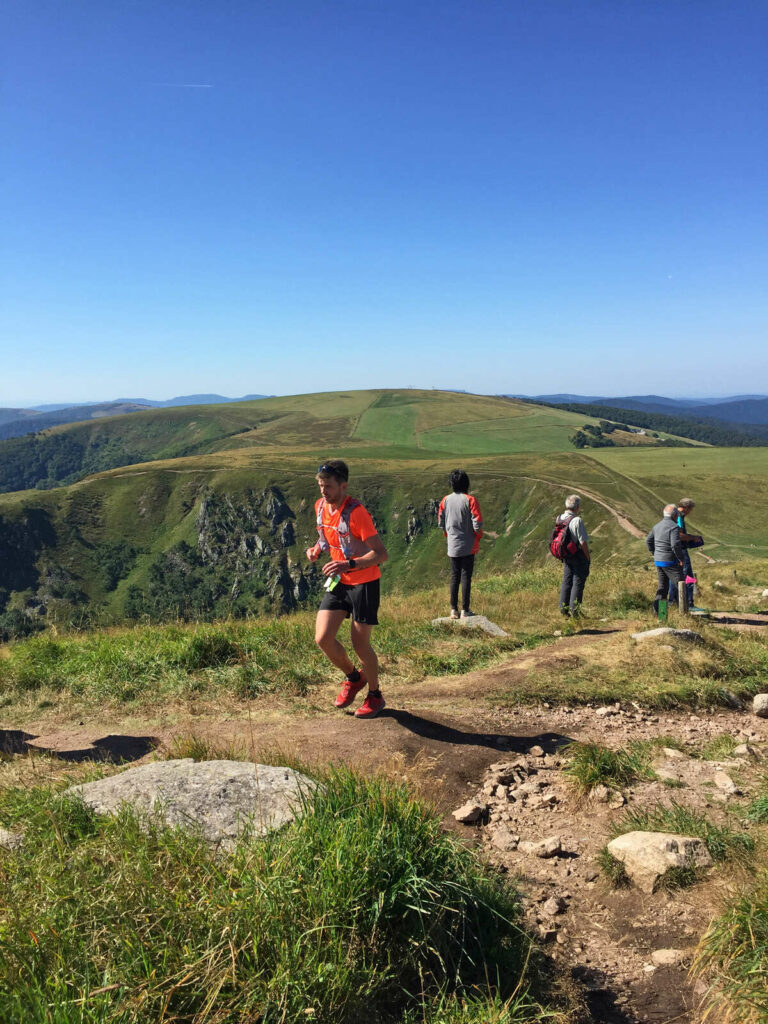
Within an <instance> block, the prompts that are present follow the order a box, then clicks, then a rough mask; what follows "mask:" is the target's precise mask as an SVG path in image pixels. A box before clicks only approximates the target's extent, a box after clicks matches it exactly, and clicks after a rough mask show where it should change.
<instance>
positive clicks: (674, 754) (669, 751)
mask: <svg viewBox="0 0 768 1024" xmlns="http://www.w3.org/2000/svg"><path fill="white" fill-rule="evenodd" d="M661 752H662V754H663V755H664V757H666V759H667V760H668V761H688V760H689V758H688V755H687V754H684V753H683V751H682V750H678V749H677V747H662V748H661Z"/></svg>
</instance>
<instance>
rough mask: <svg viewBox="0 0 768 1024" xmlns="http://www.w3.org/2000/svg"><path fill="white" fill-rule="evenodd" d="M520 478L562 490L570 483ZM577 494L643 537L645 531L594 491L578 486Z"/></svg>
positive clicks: (634, 534)
mask: <svg viewBox="0 0 768 1024" xmlns="http://www.w3.org/2000/svg"><path fill="white" fill-rule="evenodd" d="M522 479H523V480H534V481H536V483H540V484H548V485H549V486H550V487H561V488H562V489H563V490H564V491H570V490H571V486H570V485H567V484H563V483H561V482H560V481H559V480H545V479H544V478H543V477H540V476H524V477H522ZM579 494H581V495H582V496H583V497H585V498H589V499H590V501H594V502H596V503H597V504H598V505H602V506H603V508H604V509H606V510H607V511H608V512H610V513H611V515H612V516H613V518H614V519H615V520H616V522H617V523H618V524H619V526H620V527H621V528H622V530H626V531H627V533H629V534H631V535H632V536H633V537H636V538H637V539H638V540H644V539H645V532H644V531H643V530H641V529H640V527H639V526H635V524H634V523H633V522H632V521H631V520H629V519H627V517H626V516H624V515H622V514H621V512H619V511H618V509H615V508H613V506H612V505H609V504H608V502H607V501H606V500H605V498H601V497H600V496H599V495H597V494H595V493H594V491H587V490H585V489H584V488H583V487H580V488H579Z"/></svg>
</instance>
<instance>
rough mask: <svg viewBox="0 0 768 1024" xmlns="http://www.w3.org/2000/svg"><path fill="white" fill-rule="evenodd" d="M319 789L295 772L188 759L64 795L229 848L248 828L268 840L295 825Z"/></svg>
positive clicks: (138, 770)
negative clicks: (307, 798) (304, 802)
mask: <svg viewBox="0 0 768 1024" xmlns="http://www.w3.org/2000/svg"><path fill="white" fill-rule="evenodd" d="M315 786H316V783H315V782H314V781H313V780H312V779H310V778H308V777H307V776H306V775H302V774H301V773H300V772H296V771H294V770H293V769H292V768H275V767H272V766H271V765H263V764H252V763H248V762H244V761H193V760H192V758H189V757H187V758H183V759H181V760H176V761H157V762H154V763H152V764H144V765H139V766H138V767H136V768H129V769H128V770H127V771H124V772H120V774H118V775H112V776H110V777H109V778H106V779H98V780H97V781H96V782H86V783H83V784H81V785H79V786H70V788H69V789H68V790H66V792H65V795H66V796H70V797H78V798H79V799H81V800H82V801H83V803H85V804H86V805H87V806H88V807H90V808H92V809H93V810H94V811H96V812H97V814H114V813H116V812H117V811H119V810H120V808H121V807H123V806H125V805H126V804H127V805H128V806H130V807H131V808H133V810H134V811H136V813H137V814H138V815H139V817H141V818H144V819H146V818H155V819H159V820H161V821H162V822H164V823H165V824H166V825H169V826H171V827H174V828H193V829H198V830H200V831H201V832H202V834H203V836H204V838H205V839H206V840H207V841H208V842H209V843H213V844H218V845H221V846H223V847H225V848H231V847H232V846H233V845H234V843H235V841H236V839H237V836H238V834H239V833H240V832H241V831H242V830H243V829H244V828H246V827H247V828H248V829H249V830H250V831H251V832H252V834H254V835H264V834H265V833H267V832H269V831H270V830H272V829H275V828H280V827H282V826H283V825H286V824H287V823H288V822H289V821H293V819H294V817H295V813H296V811H297V810H298V809H299V808H300V806H301V799H302V796H303V795H307V794H309V793H311V792H312V791H313V790H314V789H315Z"/></svg>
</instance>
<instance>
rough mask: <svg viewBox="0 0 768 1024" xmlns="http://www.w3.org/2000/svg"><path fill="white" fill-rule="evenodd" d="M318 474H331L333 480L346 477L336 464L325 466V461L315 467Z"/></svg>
mask: <svg viewBox="0 0 768 1024" xmlns="http://www.w3.org/2000/svg"><path fill="white" fill-rule="evenodd" d="M317 475H318V476H332V477H333V478H334V479H335V480H345V479H346V478H345V477H344V476H342V474H341V473H339V471H338V469H337V468H336V466H327V465H326V464H325V463H323V464H322V466H318V467H317Z"/></svg>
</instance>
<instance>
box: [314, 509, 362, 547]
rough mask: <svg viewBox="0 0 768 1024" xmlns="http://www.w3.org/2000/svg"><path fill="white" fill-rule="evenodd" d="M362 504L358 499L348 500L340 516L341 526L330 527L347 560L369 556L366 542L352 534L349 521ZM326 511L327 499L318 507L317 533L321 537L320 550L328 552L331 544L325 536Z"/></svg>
mask: <svg viewBox="0 0 768 1024" xmlns="http://www.w3.org/2000/svg"><path fill="white" fill-rule="evenodd" d="M360 505H361V502H359V501H358V500H357V498H347V500H346V502H345V504H344V507H343V508H342V510H341V515H340V516H339V524H338V526H335V527H329V529H335V530H336V535H337V537H338V540H339V543H338V545H335V546H336V547H339V548H341V552H342V554H343V555H344V557H345V558H362V557H363V555H367V554H368V552H369V551H370V548H369V547H368V545H367V544H366V543H365V541H362V540H360V538H359V537H355V536H354V535H353V534H352V530H351V529H350V526H349V520H350V518H351V516H352V513H353V512H354V511H355V509H356V508H360ZM324 511H325V498H321V499H320V503H319V504H318V506H317V532H318V534H319V535H320V550H321V551H328V550H329V548H330V546H331V545H330V544H329V542H328V538H327V537H326V536H325V529H326V528H325V526H324V525H323V512H324Z"/></svg>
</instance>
